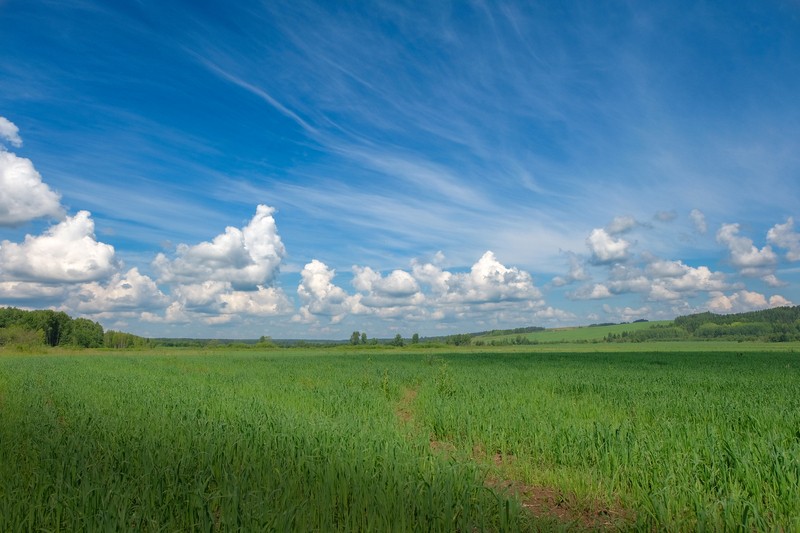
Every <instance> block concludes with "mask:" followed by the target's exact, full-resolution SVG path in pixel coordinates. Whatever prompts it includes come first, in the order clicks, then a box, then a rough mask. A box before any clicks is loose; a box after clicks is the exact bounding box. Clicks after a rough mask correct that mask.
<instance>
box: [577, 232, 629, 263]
mask: <svg viewBox="0 0 800 533" xmlns="http://www.w3.org/2000/svg"><path fill="white" fill-rule="evenodd" d="M586 244H587V246H589V250H591V252H592V257H593V258H594V261H595V262H596V263H611V262H614V261H624V260H625V259H627V257H628V248H629V247H630V245H631V243H629V242H628V241H626V240H625V239H622V238H614V237H613V236H611V235H610V234H609V233H608V232H607V231H606V230H604V229H602V228H595V229H593V230H592V233H590V234H589V237H588V238H587V239H586Z"/></svg>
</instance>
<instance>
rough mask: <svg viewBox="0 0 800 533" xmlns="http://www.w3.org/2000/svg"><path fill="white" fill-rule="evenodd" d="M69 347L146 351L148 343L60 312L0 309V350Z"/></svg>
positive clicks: (12, 308)
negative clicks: (139, 349) (138, 349)
mask: <svg viewBox="0 0 800 533" xmlns="http://www.w3.org/2000/svg"><path fill="white" fill-rule="evenodd" d="M6 345H9V346H10V345H13V346H17V347H36V346H70V347H76V348H103V347H106V348H138V347H141V348H146V347H149V346H150V345H151V341H150V340H149V339H145V338H144V337H138V336H136V335H132V334H130V333H123V332H121V331H113V330H109V331H104V330H103V326H101V325H100V324H98V323H97V322H93V321H91V320H89V319H87V318H72V317H70V316H69V315H68V314H66V313H64V312H61V311H51V310H39V311H25V310H22V309H17V308H15V307H0V346H6Z"/></svg>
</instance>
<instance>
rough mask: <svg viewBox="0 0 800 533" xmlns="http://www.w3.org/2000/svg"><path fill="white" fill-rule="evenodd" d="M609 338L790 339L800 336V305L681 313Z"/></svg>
mask: <svg viewBox="0 0 800 533" xmlns="http://www.w3.org/2000/svg"><path fill="white" fill-rule="evenodd" d="M605 340H606V341H608V342H644V341H673V340H740V341H766V342H788V341H798V340H800V306H794V307H776V308H773V309H764V310H762V311H751V312H748V313H735V314H729V315H717V314H714V313H708V312H706V313H697V314H694V315H686V316H680V317H678V318H676V319H675V320H673V321H672V323H668V324H654V325H653V326H652V327H650V328H647V329H642V330H638V331H630V332H626V331H623V332H622V333H617V334H614V333H612V334H609V335H608V336H606V339H605Z"/></svg>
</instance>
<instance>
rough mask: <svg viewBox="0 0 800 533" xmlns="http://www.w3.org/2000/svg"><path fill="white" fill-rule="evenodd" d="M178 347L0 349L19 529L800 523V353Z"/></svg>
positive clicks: (7, 461) (13, 509)
mask: <svg viewBox="0 0 800 533" xmlns="http://www.w3.org/2000/svg"><path fill="white" fill-rule="evenodd" d="M175 353H178V352H169V351H166V352H164V353H162V354H155V355H148V354H136V355H130V354H127V355H108V356H81V355H46V356H30V355H28V356H22V355H20V356H4V357H0V531H11V530H29V531H30V530H47V531H57V530H62V531H63V530H98V529H103V530H107V529H113V530H120V529H142V530H147V531H176V530H208V531H212V530H214V531H216V530H224V531H229V530H295V531H376V530H377V531H384V530H385V531H389V530H392V531H411V530H419V529H423V530H430V531H473V530H490V531H496V530H504V531H515V530H526V529H537V528H538V529H550V528H553V527H563V528H568V529H569V528H576V527H581V524H584V525H586V524H587V523H586V522H581V521H580V520H579V518H575V519H574V520H573V521H570V520H572V518H570V519H568V520H567V521H565V520H564V519H563V518H560V519H556V518H553V516H549V515H548V514H547V513H544V516H542V517H540V518H535V517H531V516H530V515H529V513H528V512H526V511H525V510H524V508H523V503H524V502H520V501H517V500H516V499H515V498H514V497H513V495H512V494H507V493H503V492H502V491H500V490H497V489H494V488H492V487H494V486H495V485H496V484H493V483H491V482H489V481H490V480H492V479H498V478H499V479H506V480H510V481H513V482H515V483H517V484H519V485H523V486H528V487H543V488H547V489H549V490H553V491H555V492H556V493H558V494H561V495H563V497H564V498H565V499H566V500H568V501H569V502H571V505H573V507H576V508H578V510H580V509H584V510H586V512H584V513H583V514H584V515H586V514H587V513H591V512H593V510H596V509H612V508H613V509H619V510H620V511H621V512H620V515H619V516H621V517H623V518H622V520H621V521H619V522H617V524H616V525H617V526H618V527H620V528H622V529H626V528H630V529H663V530H673V531H687V530H698V531H702V530H705V531H720V530H750V531H752V530H759V531H762V530H785V531H790V530H800V359H799V358H798V357H797V356H796V355H795V354H794V353H791V352H784V353H734V352H728V353H717V352H714V353H695V352H692V353H663V352H662V353H535V352H527V353H526V352H517V351H508V352H499V351H495V352H489V351H485V352H481V351H475V349H474V348H473V349H472V350H467V351H458V352H451V353H447V352H441V351H440V352H436V351H426V352H420V353H413V352H408V351H405V352H404V351H391V350H386V351H383V352H380V351H378V352H374V353H372V352H360V353H353V354H347V353H343V352H320V351H309V352H301V351H280V352H270V353H261V354H259V353H244V352H239V353H236V352H227V353H224V352H217V353H215V354H212V355H191V354H190V353H187V352H185V351H183V352H179V353H180V354H181V355H174V354H175ZM409 391H413V394H409ZM401 406H402V410H403V416H400V415H399V414H398V409H399V408H400V407H401ZM432 443H433V444H436V445H435V446H434V445H432ZM443 449H444V450H446V453H442V452H441V451H440V450H443ZM497 458H501V460H500V461H498V460H497ZM579 515H580V513H577V514H576V515H575V516H576V517H579ZM588 526H591V523H588Z"/></svg>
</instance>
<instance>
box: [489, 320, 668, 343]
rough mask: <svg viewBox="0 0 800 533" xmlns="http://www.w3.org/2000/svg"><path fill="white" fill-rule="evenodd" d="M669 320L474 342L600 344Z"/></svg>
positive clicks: (509, 335)
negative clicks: (524, 340)
mask: <svg viewBox="0 0 800 533" xmlns="http://www.w3.org/2000/svg"><path fill="white" fill-rule="evenodd" d="M670 323H671V321H669V320H662V321H656V322H633V323H630V324H613V325H605V326H580V327H571V328H552V329H545V330H542V331H534V332H532V333H522V334H514V333H507V334H495V335H480V336H477V337H475V338H474V341H480V340H482V341H484V342H487V343H490V342H491V341H500V342H502V341H511V340H514V339H515V338H517V337H519V336H522V337H523V338H525V339H526V340H528V341H531V342H536V343H542V344H548V343H562V342H595V341H597V342H599V341H602V340H603V339H604V338H605V337H606V336H607V335H608V334H609V333H613V334H615V335H621V334H622V333H623V332H629V333H630V332H632V331H639V330H643V329H649V328H651V327H653V326H657V325H666V324H670Z"/></svg>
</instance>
